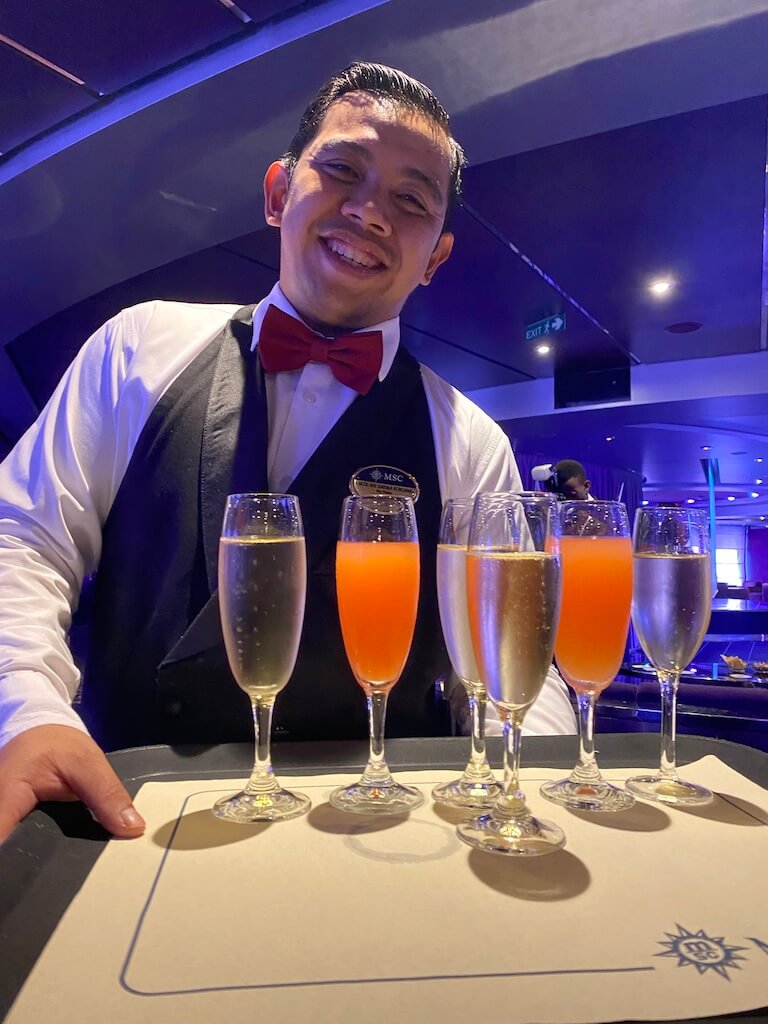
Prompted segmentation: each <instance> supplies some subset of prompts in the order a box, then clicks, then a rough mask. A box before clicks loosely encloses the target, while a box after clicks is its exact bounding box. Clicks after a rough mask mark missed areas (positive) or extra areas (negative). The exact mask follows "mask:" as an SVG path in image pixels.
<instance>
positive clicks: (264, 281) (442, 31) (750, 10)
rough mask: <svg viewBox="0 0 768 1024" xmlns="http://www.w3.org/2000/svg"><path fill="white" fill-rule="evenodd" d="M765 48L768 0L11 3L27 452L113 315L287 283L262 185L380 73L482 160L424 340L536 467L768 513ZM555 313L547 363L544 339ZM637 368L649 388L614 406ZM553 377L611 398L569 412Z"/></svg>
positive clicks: (17, 321) (16, 402)
mask: <svg viewBox="0 0 768 1024" xmlns="http://www.w3.org/2000/svg"><path fill="white" fill-rule="evenodd" d="M180 10H181V11H183V13H182V14H180V13H179V12H180ZM767 47H768V0H731V2H730V3H729V4H728V5H723V4H722V3H721V2H720V0H645V2H644V3H643V4H642V5H638V4H637V3H635V2H634V0H632V2H630V0H612V2H610V3H606V2H605V0H528V2H511V0H476V2H475V3H473V4H472V5H467V4H466V3H464V2H463V0H441V3H440V4H435V3H434V2H429V0H389V2H386V0H368V2H355V0H325V2H315V3H306V2H305V3H295V2H293V3H292V2H288V0H272V2H271V3H270V2H264V0H238V2H237V4H234V3H232V2H231V0H226V2H223V0H222V2H219V0H185V4H184V5H183V7H181V6H180V5H178V4H176V3H172V2H171V0H166V2H160V0H153V2H152V3H150V2H149V0H134V2H133V3H132V4H130V5H126V4H123V3H122V2H119V0H101V2H99V3H97V2H96V0H66V3H64V2H62V0H56V2H54V0H5V3H4V5H3V7H2V8H1V9H0V83H2V84H0V149H1V150H2V151H3V155H2V156H0V309H1V310H2V315H0V389H1V390H0V393H2V395H3V399H2V402H0V432H2V435H3V436H4V438H5V446H6V447H7V445H8V444H9V443H11V442H12V441H13V440H15V438H16V437H17V436H18V435H19V434H20V432H21V431H22V430H23V429H24V428H25V427H26V426H27V425H28V423H29V422H30V421H31V419H32V418H33V416H34V415H35V412H36V410H37V409H38V408H39V407H40V405H41V404H42V403H44V402H45V400H46V399H47V397H48V395H49V394H50V392H51V390H52V388H53V387H54V386H55V383H56V381H57V380H58V377H59V376H60V374H61V372H62V371H63V369H64V368H65V366H66V365H67V363H68V362H69V360H70V359H71V358H72V356H73V355H74V353H75V352H76V351H77V349H78V347H79V345H80V344H81V343H82V341H83V340H84V338H85V336H87V334H88V333H89V332H90V331H91V330H92V329H93V328H94V327H95V326H97V325H98V324H99V323H100V322H102V321H103V320H104V319H105V318H106V317H108V316H110V315H112V314H113V313H114V312H116V311H117V309H119V308H121V307H122V306H124V305H127V304H130V303H132V302H137V301H141V300H143V299H146V298H154V297H158V296H160V297H164V298H182V299H183V298H189V299H196V300H203V301H205V300H219V301H220V300H230V301H234V302H238V301H242V302H248V301H253V300H254V299H256V298H258V297H259V296H260V295H261V294H263V293H264V292H265V291H266V290H267V289H268V288H269V287H270V286H271V284H272V282H273V281H274V278H275V275H276V271H277V266H278V247H277V237H276V235H275V233H274V232H273V231H271V230H270V229H268V228H265V227H264V222H263V217H262V213H261V200H260V190H261V174H262V172H263V169H264V168H265V166H266V165H267V163H268V162H269V161H270V160H271V159H272V158H274V156H275V155H276V154H279V153H280V152H282V149H283V148H284V147H285V144H286V142H287V140H288V138H290V136H291V134H292V132H293V127H294V125H295V122H296V121H297V119H298V116H299V114H300V112H301V109H302V108H303V105H304V103H305V101H306V99H307V98H308V97H309V96H310V95H311V93H312V92H313V91H314V90H315V88H316V87H317V85H318V84H319V83H320V82H321V81H322V80H323V78H324V77H326V76H327V74H329V73H331V72H332V71H334V70H336V69H337V68H338V67H341V66H343V65H344V64H345V63H348V62H349V61H351V60H353V59H356V58H363V59H372V60H381V61H384V62H387V63H392V64H395V65H398V66H400V67H403V68H404V69H405V70H406V71H408V72H410V73H411V74H414V75H416V76H417V77H419V78H422V79H423V80H424V81H426V82H428V83H429V84H430V86H432V87H433V88H434V90H435V91H436V93H437V94H438V96H440V98H441V99H442V100H443V102H444V103H445V105H446V106H447V107H448V109H449V110H451V111H452V112H453V113H454V126H455V131H456V134H457V136H458V138H459V139H460V140H461V141H462V142H463V143H464V144H465V148H466V149H467V152H468V154H469V156H470V159H471V166H470V169H469V171H468V172H467V175H466V181H465V206H464V208H463V209H461V210H459V211H458V212H457V215H456V218H455V223H454V225H453V226H454V229H455V233H456V239H457V240H456V246H455V250H454V256H453V257H452V258H451V260H450V261H449V262H448V263H447V264H446V265H445V267H444V268H442V269H441V271H440V273H439V274H438V275H437V276H436V278H435V280H434V282H433V284H432V286H431V287H429V288H428V289H419V291H418V292H417V294H415V295H414V296H413V298H412V299H411V300H410V301H409V303H408V306H407V307H406V310H405V313H404V317H403V319H404V323H405V325H406V326H405V330H404V340H405V342H406V344H407V345H408V347H409V348H411V350H412V351H413V352H414V353H415V354H416V355H417V357H418V358H420V359H422V360H424V361H425V362H428V363H429V364H430V365H432V366H433V367H434V368H435V369H436V370H438V372H440V373H442V374H443V375H444V376H446V377H447V378H448V379H449V380H450V381H451V382H452V383H454V384H455V385H456V386H457V387H459V388H461V389H462V390H464V391H466V392H468V393H470V394H471V396H472V397H473V398H474V399H475V400H476V401H478V402H479V404H481V405H483V406H484V407H485V408H487V409H488V411H489V412H490V413H491V414H492V415H494V416H495V417H496V418H497V419H499V420H500V421H501V422H502V423H503V424H504V426H505V429H506V430H507V431H508V433H509V434H510V437H511V438H512V439H513V443H514V444H515V445H516V447H517V449H518V450H520V451H525V452H528V453H540V454H541V455H542V457H543V458H546V459H552V460H556V459H558V458H563V457H575V458H581V459H582V460H583V461H588V462H589V461H591V462H596V463H601V464H604V465H609V466H616V467H620V468H630V469H633V470H635V471H637V472H639V473H641V474H642V475H643V476H644V477H645V478H646V488H647V492H646V497H647V498H649V499H650V500H657V499H663V500H674V501H678V500H679V501H685V500H687V499H694V500H697V501H700V500H703V499H704V497H705V487H704V474H703V470H702V468H701V463H700V459H701V458H702V457H716V458H717V459H718V468H719V474H720V481H721V484H720V487H719V488H718V499H719V500H718V507H719V514H720V516H721V517H732V518H739V519H743V520H745V521H752V522H754V523H759V522H761V520H760V519H759V516H760V515H766V514H768V350H766V316H765V312H766V307H765V300H764V288H765V285H764V282H765V273H764V255H763V224H764V215H765V213H764V212H765V191H766V186H765V179H766V176H765V169H766V125H767V124H768V64H766V62H765V60H764V54H765V52H766V48H767ZM42 62H44V63H42ZM51 65H53V67H52V66H51ZM660 275H661V276H666V277H668V278H669V279H670V280H671V281H673V287H672V288H671V289H670V291H669V292H668V294H667V295H665V296H663V297H661V298H657V297H653V296H652V295H651V294H650V293H649V291H648V284H649V282H650V281H651V280H652V279H653V278H655V277H658V276H660ZM555 315H559V316H561V317H562V318H563V319H564V320H565V330H564V331H562V332H559V333H557V334H553V335H551V336H550V338H549V339H548V340H549V341H550V342H551V346H552V347H551V351H550V353H549V354H548V355H546V356H541V355H539V354H537V352H536V346H535V344H534V343H533V342H531V341H527V340H526V327H527V326H528V325H530V324H532V323H534V322H535V321H539V320H541V319H543V318H546V317H550V316H555ZM680 323H683V324H699V325H701V326H700V327H699V328H698V329H696V330H694V331H691V332H689V333H672V332H670V331H669V330H667V328H668V327H669V326H670V325H675V324H680ZM538 340H539V341H540V340H541V339H538ZM621 367H629V374H630V375H631V399H629V400H628V399H624V400H618V399H617V395H616V394H615V393H613V394H611V401H610V403H606V402H605V401H599V400H595V396H596V395H599V394H600V389H601V387H602V384H603V383H604V382H605V379H606V378H605V377H604V375H603V373H602V371H607V373H608V377H611V375H614V376H615V373H618V371H619V370H620V369H621ZM574 374H575V376H574ZM555 379H556V380H557V381H558V387H559V388H560V386H561V385H562V386H563V387H564V382H570V384H571V389H570V398H571V400H574V399H579V398H584V396H585V395H587V394H588V393H591V394H592V396H593V401H592V402H591V404H590V405H589V406H588V407H579V408H577V407H569V408H565V407H563V408H557V407H556V404H555V400H554V392H555V389H554V386H553V382H554V381H555ZM617 379H618V378H617ZM608 437H610V438H612V440H610V441H608V440H606V438H608ZM703 446H709V449H710V450H709V451H704V450H703ZM740 453H741V454H740ZM759 459H764V460H765V463H764V464H765V465H766V486H765V487H761V485H759V484H756V483H755V480H757V479H761V473H760V467H761V465H763V463H761V462H759V461H757V460H759ZM753 491H754V492H756V493H758V495H759V497H758V498H753V497H752V496H751V495H752V492H753ZM729 498H733V499H734V500H733V501H729V500H728V499H729Z"/></svg>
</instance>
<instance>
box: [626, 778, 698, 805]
mask: <svg viewBox="0 0 768 1024" xmlns="http://www.w3.org/2000/svg"><path fill="white" fill-rule="evenodd" d="M624 785H625V786H626V787H627V789H628V790H629V791H630V793H634V794H635V796H639V797H642V799H643V800H655V801H656V802H657V803H661V804H671V805H673V806H675V805H677V806H678V807H695V806H696V805H697V804H698V805H699V806H700V805H701V804H708V803H710V802H711V801H712V800H713V799H714V794H713V793H712V792H711V791H710V790H709V789H706V788H705V787H704V786H697V785H696V784H695V783H693V782H683V780H682V779H678V778H674V779H668V778H664V776H663V775H659V774H658V773H656V774H654V775H635V776H634V777H633V778H631V779H627V781H626V782H625V783H624Z"/></svg>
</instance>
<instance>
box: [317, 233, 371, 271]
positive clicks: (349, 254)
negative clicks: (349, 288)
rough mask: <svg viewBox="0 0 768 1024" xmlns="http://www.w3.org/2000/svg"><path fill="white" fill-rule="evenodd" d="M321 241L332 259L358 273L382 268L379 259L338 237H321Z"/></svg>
mask: <svg viewBox="0 0 768 1024" xmlns="http://www.w3.org/2000/svg"><path fill="white" fill-rule="evenodd" d="M321 242H322V243H323V245H324V247H325V249H326V251H327V252H328V253H329V254H330V255H331V257H332V258H333V259H334V260H336V261H337V262H338V263H339V264H340V265H341V266H343V267H346V268H347V269H349V270H353V271H355V272H356V273H358V274H361V275H368V274H372V273H376V272H377V271H379V270H383V269H384V264H383V263H382V262H381V260H379V259H377V258H376V257H375V256H373V255H372V254H371V253H370V252H366V251H365V250H364V249H361V248H358V247H357V246H355V245H350V244H349V242H342V241H341V240H340V239H338V238H322V239H321Z"/></svg>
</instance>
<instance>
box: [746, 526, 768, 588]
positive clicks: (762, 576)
mask: <svg viewBox="0 0 768 1024" xmlns="http://www.w3.org/2000/svg"><path fill="white" fill-rule="evenodd" d="M746 578H747V579H748V580H759V581H760V582H761V583H768V530H766V529H764V528H759V529H758V528H757V527H755V528H752V527H750V528H749V530H747V565H746Z"/></svg>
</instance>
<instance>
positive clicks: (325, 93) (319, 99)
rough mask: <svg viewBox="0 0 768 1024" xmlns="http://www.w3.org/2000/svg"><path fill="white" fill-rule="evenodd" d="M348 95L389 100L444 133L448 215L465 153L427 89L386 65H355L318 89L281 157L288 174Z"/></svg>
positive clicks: (458, 187) (458, 194)
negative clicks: (447, 161)
mask: <svg viewBox="0 0 768 1024" xmlns="http://www.w3.org/2000/svg"><path fill="white" fill-rule="evenodd" d="M350 92H365V93H368V94H369V95H370V96H375V97H376V98H377V99H381V100H388V101H390V102H392V103H395V104H397V105H398V106H401V107H404V108H405V109H407V110H410V111H413V112H414V113H419V114H423V115H424V116H425V117H427V118H428V119H429V120H430V121H432V123H433V124H434V125H435V127H436V128H438V129H439V130H440V131H441V132H442V133H443V135H444V136H445V138H446V140H447V142H448V147H449V151H450V160H451V177H450V180H449V183H448V213H450V211H451V210H452V208H453V207H454V206H455V205H456V204H457V203H458V201H459V199H460V198H461V172H462V170H463V169H464V167H465V166H466V163H467V161H466V158H465V156H464V150H463V149H462V148H461V146H460V145H459V143H458V142H457V141H456V139H455V138H454V137H453V133H452V131H451V119H450V117H449V116H448V112H447V111H446V110H445V108H444V107H443V105H442V104H441V103H440V101H439V100H438V98H437V97H436V96H435V94H434V93H433V92H432V91H431V90H430V89H428V88H427V87H426V85H422V83H421V82H418V81H417V80H416V79H415V78H411V77H410V76H409V75H406V74H405V72H403V71H398V70H397V69H396V68H390V67H387V66H386V65H385V64H370V63H368V62H366V61H356V62H355V63H354V64H350V65H349V67H346V68H344V70H343V71H339V72H337V73H336V74H335V75H332V76H331V78H329V79H328V80H327V81H326V82H325V83H324V84H323V85H322V86H321V87H320V89H319V91H318V92H317V94H316V95H315V97H314V99H313V100H312V101H311V102H310V104H309V106H308V107H307V109H306V110H305V111H304V113H303V114H302V115H301V120H300V121H299V127H298V130H297V132H296V134H295V135H294V137H293V139H292V140H291V144H290V146H289V147H288V149H287V150H286V152H285V154H284V155H283V157H282V162H283V164H284V165H285V167H286V168H287V170H288V173H289V174H292V173H293V169H294V167H295V166H296V163H297V161H298V159H299V157H300V156H301V154H302V153H303V152H304V150H305V149H306V148H307V146H308V145H309V143H310V142H311V141H312V139H314V137H315V136H316V135H317V133H318V131H319V130H320V125H321V123H322V120H323V118H324V117H325V115H326V114H327V113H328V109H329V108H330V106H331V105H332V104H333V103H335V102H336V100H338V99H340V98H341V97H342V96H345V95H346V94H347V93H350ZM446 220H447V216H446ZM444 230H445V227H444Z"/></svg>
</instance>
